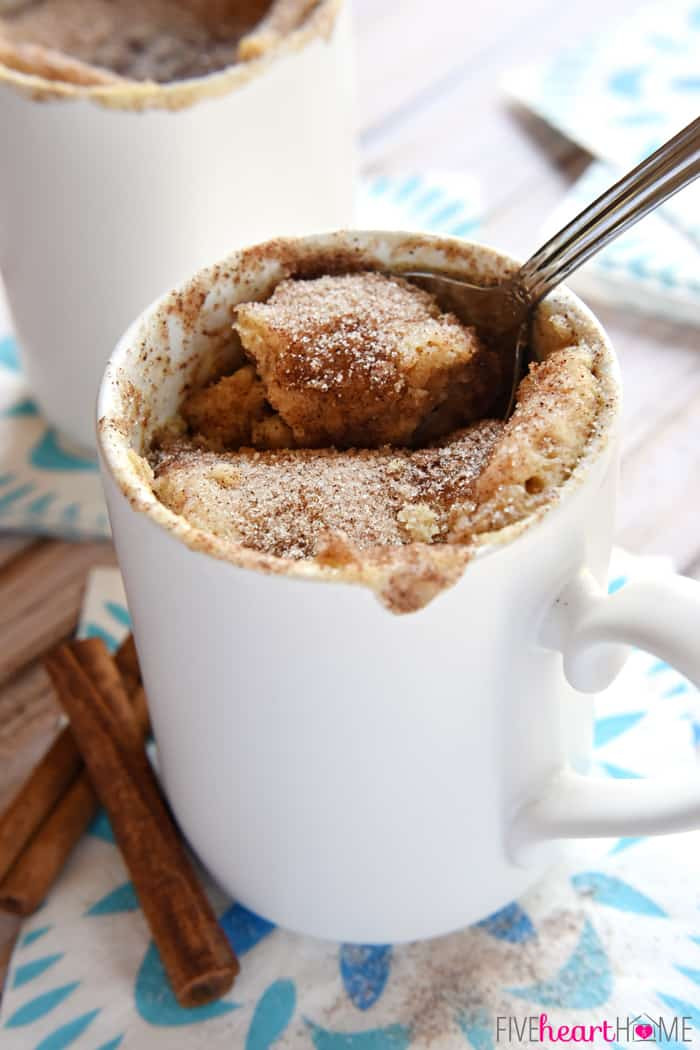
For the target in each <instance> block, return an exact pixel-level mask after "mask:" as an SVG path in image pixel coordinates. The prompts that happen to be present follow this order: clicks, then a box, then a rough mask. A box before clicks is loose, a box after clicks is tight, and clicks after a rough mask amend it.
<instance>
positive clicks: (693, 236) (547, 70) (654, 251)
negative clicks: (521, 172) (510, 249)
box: [505, 0, 700, 323]
mask: <svg viewBox="0 0 700 1050" xmlns="http://www.w3.org/2000/svg"><path fill="white" fill-rule="evenodd" d="M505 87H506V89H507V90H508V92H509V93H510V94H511V95H512V96H513V97H514V98H515V99H517V100H518V101H520V102H522V103H523V104H524V105H526V106H528V107H529V108H530V109H532V110H533V111H534V112H535V113H537V114H539V115H540V116H541V117H543V118H544V119H545V120H547V121H549V123H550V124H552V125H553V126H554V127H556V128H557V129H558V130H559V131H561V132H563V133H564V134H565V135H567V136H568V137H569V138H571V139H573V141H574V142H577V143H579V144H580V145H581V146H582V147H583V148H584V149H586V150H588V151H589V152H590V153H592V154H593V155H594V157H596V158H598V159H599V162H600V163H596V164H595V165H593V166H592V169H591V170H589V171H588V172H586V173H585V175H584V176H583V178H582V180H581V182H580V183H579V184H577V186H576V187H575V188H574V190H573V193H572V195H571V197H570V199H568V200H567V201H566V202H565V204H564V205H563V206H562V208H561V209H560V210H559V212H558V213H557V217H556V218H557V220H559V219H561V220H563V219H564V218H571V217H573V215H575V214H576V212H577V211H579V210H580V208H581V207H582V206H583V205H585V204H587V203H589V202H590V201H591V200H592V199H593V197H595V196H596V195H597V194H598V193H599V192H601V191H602V190H604V189H606V188H607V186H608V185H610V184H611V183H612V182H614V181H615V179H616V178H617V177H619V175H620V174H621V173H622V172H623V171H626V170H627V169H629V168H631V167H633V166H634V165H635V164H637V163H638V162H639V161H640V160H642V159H643V158H644V157H645V156H647V155H648V154H649V153H651V152H653V151H654V150H655V149H657V148H658V147H659V146H660V145H661V144H662V143H663V142H664V141H665V140H666V139H668V138H670V137H671V136H672V135H673V134H675V133H676V132H677V131H680V129H681V128H682V127H684V126H685V125H686V124H689V123H690V122H691V120H693V119H694V118H695V117H697V116H698V113H699V112H700V8H699V7H698V4H697V0H660V2H657V3H654V4H652V5H650V6H646V7H642V8H641V9H640V10H639V11H637V12H635V13H634V14H627V15H626V16H625V17H624V18H621V19H620V20H619V21H618V22H617V23H615V22H613V24H612V26H606V28H605V31H604V32H602V33H600V34H598V35H594V36H592V37H590V38H588V39H585V40H583V41H577V42H576V43H575V44H573V45H572V46H571V47H569V48H567V49H566V50H564V51H563V52H562V53H560V54H558V55H557V56H555V58H554V59H553V60H552V61H550V62H547V63H543V64H539V65H537V66H528V67H525V68H522V69H517V70H514V71H513V72H512V73H510V74H509V75H508V76H507V77H506V79H505ZM556 226H557V223H556V222H554V223H553V224H552V228H553V229H554V228H556ZM699 246H700V184H699V183H695V184H694V185H692V186H690V187H688V188H686V189H685V190H683V191H682V192H681V193H679V194H677V195H676V196H675V197H673V198H672V199H671V200H670V201H668V202H667V203H666V204H665V205H664V206H663V208H661V209H660V210H659V212H658V213H657V214H656V215H654V216H651V217H648V218H647V219H644V220H642V222H641V223H640V224H639V225H638V226H636V227H635V228H634V229H633V230H632V231H630V232H629V233H628V234H626V235H623V237H622V238H621V239H620V240H619V241H618V242H616V243H615V244H613V245H612V246H610V247H609V248H608V249H606V250H605V251H604V252H603V253H602V254H601V255H599V256H597V257H596V258H595V259H594V260H592V261H591V262H589V263H588V264H587V265H586V266H585V267H584V269H583V270H582V271H580V273H579V274H577V275H575V276H574V277H573V278H572V279H571V282H570V283H571V285H572V287H574V288H577V289H579V290H581V291H582V292H584V293H585V294H589V295H593V296H595V297H598V298H602V299H604V300H616V301H620V302H623V303H625V304H628V305H634V306H636V307H638V308H639V309H644V310H647V311H649V312H652V313H655V314H658V315H660V316H666V317H669V318H672V319H681V320H686V321H691V322H695V323H700V251H698V248H699Z"/></svg>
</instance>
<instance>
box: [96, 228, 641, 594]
mask: <svg viewBox="0 0 700 1050" xmlns="http://www.w3.org/2000/svg"><path fill="white" fill-rule="evenodd" d="M373 238H379V239H382V240H384V241H387V243H399V244H400V243H402V242H406V243H412V244H414V245H418V246H423V247H425V248H426V249H435V250H437V251H443V252H447V254H448V255H449V254H450V253H453V254H456V255H457V257H459V256H460V255H461V256H464V255H465V254H466V253H472V254H473V256H474V259H475V260H482V261H483V260H486V261H487V263H490V264H491V265H492V266H495V267H496V268H498V269H499V270H501V271H503V272H513V271H514V270H515V269H517V268H518V266H519V265H520V263H519V262H518V261H517V260H514V259H513V258H512V257H511V256H509V255H507V254H506V253H504V252H500V251H498V250H496V249H494V248H492V247H491V246H489V245H485V244H481V243H479V242H476V241H466V240H464V239H462V238H456V237H447V236H444V237H443V236H441V235H434V234H427V233H412V232H404V231H377V230H355V229H353V230H343V231H336V232H332V233H324V234H314V235H311V236H307V237H290V238H280V239H276V240H270V241H266V242H262V243H261V244H258V245H254V246H252V247H250V248H243V249H239V250H237V251H235V252H233V253H232V254H230V255H228V256H227V257H225V258H224V259H223V260H221V261H220V262H218V263H215V264H213V265H211V266H208V267H204V268H203V269H201V270H199V271H198V272H197V273H196V274H195V275H194V276H193V277H192V278H190V280H188V281H186V282H184V283H183V284H181V285H180V286H178V288H176V289H174V290H172V291H169V292H167V293H165V294H164V295H162V296H160V297H159V298H158V299H156V300H155V301H154V302H153V303H151V304H150V306H148V307H147V308H146V309H145V310H144V311H142V313H141V314H140V315H139V316H138V317H137V318H136V320H135V321H134V322H133V323H132V325H131V326H130V327H129V328H128V329H127V331H126V332H125V333H124V335H123V336H122V338H121V339H120V340H119V342H118V343H117V345H116V347H115V349H114V351H113V352H112V354H111V355H110V358H109V360H108V362H107V366H106V368H105V372H104V374H103V378H102V381H101V384H100V389H99V393H98V397H97V444H98V450H99V454H100V467H101V469H102V471H103V472H104V473H106V474H109V476H110V478H111V480H112V481H113V482H114V484H115V485H116V487H117V488H118V489H119V491H120V493H121V495H123V496H124V497H125V498H126V500H127V502H128V503H129V504H130V507H131V509H132V510H134V511H135V512H136V513H140V514H143V515H144V516H145V517H147V518H148V519H149V520H150V521H151V522H152V523H153V524H155V525H156V526H158V527H159V528H160V529H162V530H163V531H164V532H166V533H170V534H171V535H172V536H173V537H174V538H175V539H176V540H177V541H178V542H181V543H183V544H184V546H186V547H188V548H189V549H190V550H193V551H196V552H199V553H202V554H205V555H207V556H209V557H212V558H214V559H216V560H217V561H224V562H227V563H228V564H229V565H232V566H234V567H236V568H240V569H245V570H250V571H255V572H259V573H264V574H266V575H270V574H271V575H276V576H283V577H288V578H296V579H306V580H309V581H316V582H334V583H352V584H358V583H359V584H363V585H364V586H369V587H370V589H375V590H376V589H377V588H376V586H373V585H372V576H373V575H374V574H373V573H372V572H370V573H367V571H364V572H363V571H359V572H358V570H357V568H356V567H355V568H353V567H348V568H347V570H346V569H345V567H343V568H337V567H330V566H325V565H322V564H319V563H317V562H315V561H311V560H310V559H300V560H295V559H291V558H285V557H280V556H277V555H272V554H266V553H264V552H261V551H257V550H255V549H253V548H251V547H247V546H245V545H244V544H242V543H240V542H237V541H233V540H224V539H223V538H221V537H217V536H215V535H214V534H212V533H210V532H207V531H205V530H204V529H200V528H198V527H196V526H194V525H192V524H191V523H190V522H189V521H187V520H186V519H185V518H183V517H182V516H181V515H179V514H176V513H175V512H174V511H172V510H171V509H170V508H169V507H166V506H165V504H163V503H161V502H160V500H159V499H158V498H157V496H156V495H155V493H154V491H153V488H152V483H151V479H150V478H149V477H148V476H147V475H146V471H145V468H144V464H143V460H142V459H141V453H136V452H134V451H132V448H131V444H130V441H131V437H132V430H130V429H128V427H127V424H126V423H125V422H123V421H122V422H120V421H119V418H118V413H117V414H116V416H115V414H112V415H110V410H112V411H113V412H114V402H115V400H116V399H118V398H119V393H118V391H119V381H118V377H119V369H120V368H121V365H122V362H125V361H127V360H128V359H129V357H130V356H132V357H133V356H136V354H137V353H141V349H142V347H143V345H144V341H145V339H147V330H148V328H149V327H150V328H151V329H152V328H153V327H154V322H155V321H156V319H157V318H158V316H159V314H161V315H162V317H163V318H165V317H166V316H167V313H168V312H169V310H168V307H170V308H172V304H173V303H174V302H178V303H179V304H180V306H181V305H182V302H183V300H184V301H185V302H186V303H187V302H189V301H190V298H189V297H190V296H191V295H192V294H193V293H194V292H195V291H197V292H198V293H199V292H200V291H201V285H202V282H205V281H207V280H209V281H212V280H214V279H215V278H216V275H217V274H219V273H221V272H222V271H224V272H225V273H227V274H228V275H229V276H230V275H231V274H232V273H233V272H234V270H235V268H236V267H237V266H239V267H240V266H241V265H245V259H246V255H247V254H250V253H253V252H255V251H259V250H261V249H264V248H270V247H272V246H274V247H280V248H281V249H282V250H284V249H285V248H291V249H292V251H293V250H294V248H295V246H296V247H297V248H298V247H299V246H300V245H301V246H302V248H304V247H306V248H311V249H313V248H314V247H316V248H318V249H319V250H323V249H325V250H327V251H331V252H332V251H333V250H334V249H335V250H339V249H342V247H344V246H347V245H348V244H352V243H355V244H356V245H357V244H360V245H364V251H365V252H367V253H369V242H371V240H372V239H373ZM361 250H362V248H361ZM410 262H411V263H413V264H415V262H416V260H415V258H414V259H410ZM423 265H425V264H423ZM453 272H455V273H457V272H459V271H458V270H457V269H456V268H455V269H454V271H453ZM280 279H281V278H280ZM547 306H548V307H549V308H551V312H553V313H557V312H558V311H559V310H563V311H566V312H567V314H570V313H571V312H572V311H573V312H574V314H575V330H576V332H577V334H581V335H582V336H585V333H586V332H588V333H589V334H590V335H592V336H593V338H594V339H595V340H596V341H597V343H598V345H599V346H600V347H601V349H602V350H603V351H604V356H603V368H602V369H601V373H602V375H603V376H604V379H605V392H606V397H605V399H604V402H603V403H602V404H601V406H600V407H599V412H598V426H597V427H596V429H595V432H594V434H593V435H592V436H591V437H590V438H589V440H588V442H587V444H586V447H585V449H584V451H583V454H582V455H581V456H580V458H579V460H578V462H577V463H576V466H575V467H574V469H573V470H572V472H571V474H570V475H569V476H568V477H567V478H566V480H565V481H564V482H563V483H562V484H561V485H559V486H558V487H557V490H556V495H555V497H554V498H553V499H552V500H550V501H548V502H547V503H545V504H544V505H543V506H541V507H540V508H538V509H537V510H535V511H534V512H533V513H532V514H530V515H527V516H525V517H524V518H522V519H520V520H517V521H515V522H512V523H511V524H509V525H507V526H505V527H504V528H502V529H500V530H499V531H498V532H497V533H496V534H493V533H492V534H490V536H489V540H488V541H487V542H481V543H479V542H477V543H476V544H470V545H468V546H467V547H466V548H465V555H464V560H463V562H462V563H461V566H460V568H459V571H458V574H457V576H456V578H455V580H453V582H457V580H459V579H460V578H461V577H462V576H463V575H465V574H467V573H468V569H469V563H470V562H473V561H475V560H476V559H479V560H481V559H483V558H484V557H491V556H494V555H496V554H497V553H498V552H499V551H504V550H506V549H509V548H511V547H512V546H513V544H514V543H516V542H517V541H518V540H522V539H525V538H527V537H528V536H530V535H531V534H532V533H533V532H534V531H535V530H538V528H539V527H541V526H542V525H543V524H545V523H546V522H549V521H551V520H552V519H553V517H554V516H556V515H557V512H560V513H561V512H562V511H563V510H565V508H566V507H567V506H568V504H569V503H570V501H571V498H572V496H573V495H574V493H575V492H577V491H578V490H579V489H580V488H581V487H582V485H583V484H584V483H585V482H586V481H587V479H588V478H589V476H590V475H591V474H592V473H593V471H594V468H595V467H596V466H598V464H599V463H600V462H601V460H603V459H604V458H605V453H606V452H608V451H609V449H610V448H611V446H612V445H613V444H614V439H615V438H616V436H617V428H618V423H619V418H620V401H621V382H620V370H619V363H618V360H617V356H616V354H615V351H614V348H613V346H612V343H611V341H610V339H609V337H608V335H607V332H606V331H605V329H604V327H603V325H602V324H601V322H600V321H599V320H598V319H597V318H596V317H595V315H594V314H593V313H592V311H591V310H590V309H589V308H588V307H587V306H586V305H585V304H584V303H583V302H582V301H581V300H580V299H579V298H578V297H577V296H576V295H575V294H574V293H573V292H571V291H570V290H569V289H568V288H566V287H564V286H560V287H559V288H557V289H555V291H554V292H552V293H551V294H550V295H549V296H548V297H547ZM161 323H163V322H162V321H161ZM138 396H140V395H138ZM145 414H146V416H148V415H149V411H148V408H146V411H145ZM431 548H449V554H450V556H451V557H452V559H453V563H454V564H458V563H459V559H458V557H455V551H458V550H459V546H458V545H454V544H436V545H431Z"/></svg>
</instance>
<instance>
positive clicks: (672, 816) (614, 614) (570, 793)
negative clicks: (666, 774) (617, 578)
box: [508, 569, 700, 864]
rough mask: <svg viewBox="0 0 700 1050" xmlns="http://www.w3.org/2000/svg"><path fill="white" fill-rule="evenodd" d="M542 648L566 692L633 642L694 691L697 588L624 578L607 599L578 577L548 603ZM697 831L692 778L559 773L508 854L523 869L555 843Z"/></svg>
mask: <svg viewBox="0 0 700 1050" xmlns="http://www.w3.org/2000/svg"><path fill="white" fill-rule="evenodd" d="M542 641H543V643H544V645H545V646H546V647H547V648H549V649H555V650H559V651H560V652H561V653H562V655H563V658H564V673H565V675H566V677H567V679H568V680H569V682H570V684H571V685H572V686H573V687H574V689H577V690H579V691H580V692H584V693H596V692H599V691H600V690H601V689H605V688H606V687H607V686H608V685H610V683H611V682H612V681H613V679H614V678H615V676H616V675H617V673H618V672H619V670H620V669H621V667H622V665H623V663H624V661H625V659H626V656H627V650H626V649H625V646H629V645H634V646H638V647H639V648H641V649H645V650H647V651H648V652H651V653H654V654H655V655H656V656H658V657H660V658H661V659H662V660H665V661H667V662H668V663H669V664H672V665H673V666H674V667H676V668H677V669H678V670H679V671H681V672H682V674H684V675H685V676H686V677H687V678H689V679H690V680H691V681H692V682H693V683H694V684H695V685H697V686H699V687H700V584H699V583H697V582H695V581H694V580H689V579H686V578H684V577H682V576H676V575H670V576H665V577H659V578H649V579H646V580H637V581H631V582H630V583H628V584H626V586H625V587H623V588H622V589H621V590H619V591H617V593H615V594H613V595H611V596H608V595H607V594H606V593H605V592H604V591H602V589H601V588H600V587H599V585H598V584H597V583H596V581H595V580H594V578H593V576H592V575H591V574H590V572H589V571H588V570H585V569H584V570H582V571H581V572H580V573H579V575H578V576H577V577H576V578H575V579H574V580H573V581H572V582H571V583H569V584H568V586H567V587H566V588H565V589H564V590H563V591H562V593H561V594H560V595H559V597H558V598H557V600H556V602H555V603H554V606H553V607H552V609H551V611H550V613H549V615H548V617H547V618H546V620H545V623H544V624H543V636H542ZM699 827H700V774H699V775H697V776H695V775H689V776H685V777H683V778H678V777H676V778H673V779H670V778H665V779H660V778H659V779H654V778H652V779H650V780H610V781H609V780H599V779H596V778H593V777H588V776H584V775H581V774H579V773H575V772H573V771H572V770H570V769H563V770H561V771H559V772H558V773H556V774H555V775H554V776H553V777H552V779H551V780H550V781H549V783H547V784H544V785H543V786H542V788H541V789H540V791H539V792H538V793H537V794H536V795H535V796H534V797H532V798H530V799H529V800H528V801H527V802H526V803H525V804H524V805H522V806H521V807H520V808H519V809H518V811H517V812H516V814H515V818H514V820H513V822H512V824H511V827H510V835H509V841H508V846H509V853H510V855H511V858H512V859H513V860H514V861H515V863H518V864H527V863H529V862H530V861H531V860H532V859H533V854H534V853H535V851H536V850H537V847H538V846H539V845H541V844H542V843H545V842H548V841H551V840H553V839H562V838H599V837H600V838H603V837H605V836H608V835H609V836H615V837H617V836H627V835H663V834H670V833H672V832H677V831H689V830H691V829H693V828H699Z"/></svg>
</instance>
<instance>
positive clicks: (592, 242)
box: [400, 117, 700, 418]
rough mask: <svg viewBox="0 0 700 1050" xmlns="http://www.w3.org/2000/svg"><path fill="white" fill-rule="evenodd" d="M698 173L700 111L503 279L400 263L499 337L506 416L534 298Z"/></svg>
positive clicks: (447, 304)
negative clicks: (505, 372) (477, 279)
mask: <svg viewBox="0 0 700 1050" xmlns="http://www.w3.org/2000/svg"><path fill="white" fill-rule="evenodd" d="M698 175H700V117H699V118H697V119H696V120H694V121H693V122H692V123H691V124H689V125H688V126H687V127H686V128H684V129H683V131H680V132H679V133H678V134H677V135H674V137H673V138H672V139H669V141H668V142H666V143H665V144H664V145H663V146H661V147H660V148H659V149H658V150H657V151H656V152H655V153H652V154H651V156H650V157H647V159H646V160H644V161H642V163H641V164H638V165H637V167H636V168H634V169H633V170H632V171H630V172H629V173H628V174H627V175H625V176H623V178H621V179H620V180H619V182H616V183H615V184H614V185H613V186H611V187H610V189H608V190H606V192H605V193H603V194H602V195H601V196H600V197H598V199H597V200H595V201H594V202H593V203H592V204H589V206H588V207H587V208H584V210H583V211H582V212H581V213H580V214H579V215H577V216H576V218H575V219H573V220H572V221H571V222H570V223H568V224H567V225H566V226H565V227H564V228H563V229H562V230H560V231H559V233H556V234H555V235H554V236H553V237H552V238H550V240H548V241H547V243H546V244H545V245H543V246H542V247H541V248H540V249H539V250H538V251H536V252H535V254H534V255H532V256H531V257H530V258H529V259H528V261H527V262H526V263H524V264H523V265H522V266H521V267H520V269H519V270H518V271H517V272H516V273H514V274H513V275H512V276H511V277H510V278H509V279H508V280H507V281H502V282H500V283H498V284H494V285H491V286H489V287H480V286H478V285H474V284H469V283H467V282H466V281H463V280H460V279H459V278H456V277H449V276H447V275H443V274H437V273H429V272H426V271H423V270H420V271H419V270H402V271H401V272H400V276H401V277H404V278H408V279H409V280H411V281H416V282H419V283H420V284H421V286H422V287H423V288H425V289H426V290H427V291H429V292H431V293H432V294H433V295H434V296H435V297H436V298H437V299H438V301H439V302H440V304H441V305H442V306H443V307H444V308H446V309H449V310H451V311H452V313H454V314H455V315H456V316H457V317H458V318H460V320H462V321H464V322H466V323H468V324H470V325H473V326H474V327H475V328H476V330H477V332H478V333H479V335H481V336H482V337H489V336H490V337H492V338H493V337H494V336H496V337H498V338H499V346H500V349H501V353H502V354H503V359H504V360H512V361H513V379H512V385H511V394H510V398H509V401H508V408H507V411H506V418H508V417H509V416H510V415H511V413H512V411H513V407H514V405H515V399H516V391H517V387H518V383H519V382H520V379H521V376H522V373H523V368H524V366H525V364H526V359H527V354H528V346H529V343H528V338H527V328H528V320H529V317H530V314H531V312H532V310H533V308H534V307H535V306H536V305H537V303H538V302H539V301H540V299H543V298H544V296H545V295H547V294H548V293H549V292H551V291H552V289H553V288H555V287H556V286H557V285H558V284H560V283H561V282H562V281H564V280H566V278H567V277H568V276H569V275H570V274H572V273H573V272H574V270H577V269H578V268H579V266H582V265H583V263H585V262H586V260H588V259H590V258H591V256H592V255H595V254H596V252H599V251H600V249H601V248H604V247H605V245H606V244H609V243H610V241H612V240H614V239H615V238H616V237H618V236H619V235H620V234H621V233H623V232H624V231H625V230H626V229H628V228H629V227H630V226H632V225H633V224H634V223H636V222H638V221H639V220H640V219H642V218H643V217H644V216H645V215H647V214H648V213H649V212H650V211H653V210H654V209H655V208H658V206H659V205H660V204H663V202H664V201H665V200H668V198H669V197H671V196H672V195H673V194H674V193H677V192H678V190H681V189H683V188H684V187H685V186H687V185H688V184H689V183H691V182H692V181H693V179H696V178H697V177H698Z"/></svg>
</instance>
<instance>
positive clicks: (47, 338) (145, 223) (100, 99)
mask: <svg viewBox="0 0 700 1050" xmlns="http://www.w3.org/2000/svg"><path fill="white" fill-rule="evenodd" d="M350 66H351V54H350V38H349V14H348V11H347V5H346V4H345V3H344V0H322V2H321V4H320V6H319V8H318V9H317V10H316V11H315V13H314V14H313V16H312V18H311V21H310V23H309V24H307V25H305V26H303V27H302V28H301V29H299V30H297V31H296V32H295V33H292V34H290V36H289V37H288V38H287V39H286V40H284V41H283V42H282V43H281V45H279V47H278V48H277V50H276V51H275V52H274V53H273V54H271V55H270V56H269V57H268V58H261V59H258V60H256V61H252V62H249V63H244V64H240V65H238V66H234V67H231V68H229V69H228V70H224V71H222V72H219V73H215V74H212V75H210V76H207V77H204V78H201V79H197V80H191V81H184V82H179V83H172V84H165V85H157V84H136V85H133V84H131V85H127V86H126V87H125V86H122V85H116V86H115V85H106V86H92V87H84V86H77V85H70V84H62V83H57V82H53V81H47V80H43V79H42V78H41V77H38V76H29V75H26V74H23V73H18V72H14V71H12V70H10V69H8V68H6V67H4V66H0V127H1V128H2V146H1V147H0V149H1V151H2V163H0V272H1V273H2V276H3V279H4V282H5V285H6V288H7V292H8V298H9V302H10V308H11V313H12V316H13V320H14V323H15V327H16V331H17V335H18V340H19V344H20V350H21V354H22V361H23V367H24V368H25V370H26V372H27V376H28V379H29V384H30V386H31V389H32V390H33V392H34V394H35V396H36V398H37V401H38V403H39V406H40V408H41V410H42V412H43V413H44V415H45V416H46V418H47V419H48V421H49V422H50V423H52V424H53V425H54V426H56V427H58V428H59V430H60V431H61V432H62V433H63V434H64V435H65V436H67V437H68V438H70V439H71V440H72V441H73V442H75V443H77V444H78V445H80V446H83V447H85V448H87V449H89V448H94V441H95V437H94V424H93V420H94V409H93V406H94V403H95V397H96V394H97V388H98V385H99V380H100V378H101V375H102V372H103V370H104V365H105V362H106V360H107V358H108V356H109V353H110V351H111V350H112V348H113V346H114V343H115V342H116V340H117V339H118V338H119V336H120V334H121V333H122V332H123V331H124V328H125V327H126V326H127V324H129V322H130V321H131V320H132V319H133V318H134V316H135V315H136V314H137V313H138V312H139V310H142V309H143V308H144V307H145V306H146V305H147V303H149V302H150V301H151V300H152V299H153V298H154V297H155V296H156V295H159V294H160V293H161V292H163V291H164V290H165V289H167V288H170V287H172V286H173V285H174V284H175V283H176V282H178V281H181V280H184V279H185V278H186V277H187V276H188V274H190V273H192V271H193V270H194V269H196V268H197V267H199V266H203V265H204V264H205V263H207V262H209V261H210V260H211V259H213V258H218V257H220V256H221V255H223V254H224V252H226V251H230V250H231V247H232V245H233V246H236V245H242V244H250V243H251V242H252V241H254V240H257V239H261V238H264V237H271V236H273V235H277V234H285V233H287V234H291V233H301V232H306V231H307V230H308V229H314V230H321V229H328V228H335V227H337V226H339V225H342V224H344V223H347V222H349V221H351V218H352V207H353V180H354V147H353V137H354V128H353V113H352V91H351V76H350Z"/></svg>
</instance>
